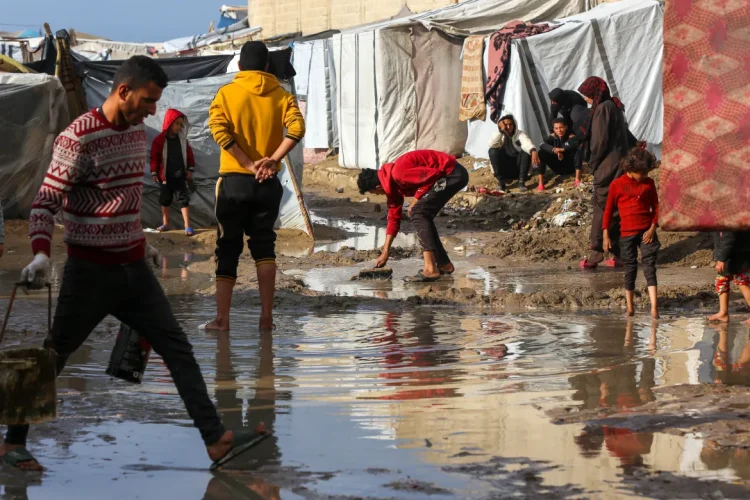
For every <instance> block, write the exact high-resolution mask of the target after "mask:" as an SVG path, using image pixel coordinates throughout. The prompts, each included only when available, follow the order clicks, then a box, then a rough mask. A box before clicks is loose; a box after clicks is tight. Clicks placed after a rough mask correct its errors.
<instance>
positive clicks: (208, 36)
mask: <svg viewBox="0 0 750 500" xmlns="http://www.w3.org/2000/svg"><path fill="white" fill-rule="evenodd" d="M261 30H262V28H261V27H260V26H250V25H249V24H248V18H245V19H242V20H241V21H237V22H235V23H234V24H231V25H229V26H227V27H225V28H221V29H216V30H214V31H212V32H210V33H204V34H202V35H195V36H186V37H182V38H176V39H174V40H169V41H166V42H164V44H163V45H162V49H163V51H164V52H166V53H170V54H171V53H175V52H182V51H185V50H193V49H198V48H200V47H208V46H209V45H213V44H218V43H224V42H230V41H232V40H238V39H243V40H244V39H250V37H252V36H254V35H257V34H259V33H260V32H261Z"/></svg>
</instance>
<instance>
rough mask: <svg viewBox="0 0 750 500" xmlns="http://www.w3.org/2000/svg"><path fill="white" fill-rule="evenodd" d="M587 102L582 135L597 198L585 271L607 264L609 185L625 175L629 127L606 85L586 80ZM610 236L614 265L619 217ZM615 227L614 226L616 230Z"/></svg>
mask: <svg viewBox="0 0 750 500" xmlns="http://www.w3.org/2000/svg"><path fill="white" fill-rule="evenodd" d="M578 92H580V93H581V94H582V95H583V97H584V99H586V102H588V103H589V104H590V105H591V109H590V110H589V116H588V117H587V119H586V121H585V122H584V123H583V125H581V126H580V129H579V131H578V132H579V133H580V135H581V136H582V137H583V138H584V141H585V143H587V144H588V145H589V149H590V152H591V156H590V157H589V169H590V170H591V173H592V174H593V175H594V196H593V199H592V205H593V209H594V220H593V222H592V225H591V253H590V254H589V257H588V258H587V259H585V260H584V261H583V262H581V267H583V268H594V267H596V266H597V265H598V264H600V263H601V262H602V261H604V248H603V235H602V220H603V218H604V209H605V207H606V205H607V195H608V194H609V185H610V184H611V183H612V181H613V180H615V179H616V178H617V177H619V176H621V175H622V170H621V169H620V160H621V159H622V157H623V156H624V155H625V153H626V152H627V151H628V124H627V122H626V120H625V114H624V112H623V109H624V106H623V104H622V102H620V100H619V99H618V98H617V97H612V96H611V94H610V92H609V86H608V85H607V82H605V81H604V80H602V79H601V78H599V77H596V76H592V77H589V78H587V79H586V81H584V82H583V84H581V86H580V87H579V88H578ZM612 224H613V225H611V226H610V230H609V234H610V238H612V236H611V235H612V230H613V229H614V233H615V234H616V238H615V239H613V240H612V249H611V250H610V251H611V252H612V255H613V256H614V259H612V260H611V261H608V262H607V263H608V264H610V265H615V264H616V263H617V259H618V258H619V256H620V248H619V244H618V243H619V241H618V240H619V234H620V231H619V229H620V228H619V217H615V218H613V221H612ZM613 226H614V227H613Z"/></svg>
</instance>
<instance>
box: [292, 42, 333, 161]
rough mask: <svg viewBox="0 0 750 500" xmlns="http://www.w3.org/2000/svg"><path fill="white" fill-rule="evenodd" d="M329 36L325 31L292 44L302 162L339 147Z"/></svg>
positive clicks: (331, 44) (331, 45) (331, 46)
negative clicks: (302, 123) (300, 115)
mask: <svg viewBox="0 0 750 500" xmlns="http://www.w3.org/2000/svg"><path fill="white" fill-rule="evenodd" d="M332 37H333V32H326V33H322V34H320V35H319V37H307V38H304V39H301V40H298V41H294V42H293V43H292V49H293V58H292V63H293V64H294V70H295V72H296V73H297V74H296V75H295V77H294V87H295V91H296V94H297V100H298V102H299V105H300V108H301V109H302V113H303V114H304V116H305V122H306V124H307V135H306V136H305V139H304V148H305V156H306V161H307V158H308V157H309V158H311V157H312V155H314V153H315V151H316V150H320V151H323V152H324V153H325V152H327V151H329V150H331V149H335V148H337V147H338V145H339V133H338V119H337V116H336V115H337V113H336V111H337V110H336V94H337V92H336V83H337V82H336V68H335V66H334V62H333V40H332Z"/></svg>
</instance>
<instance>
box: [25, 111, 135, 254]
mask: <svg viewBox="0 0 750 500" xmlns="http://www.w3.org/2000/svg"><path fill="white" fill-rule="evenodd" d="M147 158H148V156H147V153H146V131H145V128H144V126H143V125H139V126H136V127H129V128H127V129H125V130H122V129H119V130H116V129H115V128H113V127H112V125H111V124H109V122H107V121H106V119H105V118H104V117H103V116H101V115H100V114H99V113H98V112H97V111H89V112H88V113H85V114H83V115H81V116H80V117H79V118H78V119H77V120H75V121H74V122H73V123H71V124H70V126H68V128H66V129H65V130H64V131H63V132H62V133H61V134H60V135H59V136H58V138H57V140H56V141H55V146H54V150H53V153H52V162H51V163H50V166H49V169H48V171H47V175H46V177H45V179H44V182H43V183H42V187H41V188H40V189H39V193H38V194H37V196H36V199H35V200H34V204H33V205H32V209H31V216H30V217H29V237H30V238H31V247H32V250H33V252H34V253H35V254H36V253H38V252H44V253H46V254H47V255H49V254H50V252H51V240H52V231H53V229H54V224H55V223H54V217H55V214H56V213H57V212H59V211H60V209H62V212H63V214H62V215H63V224H64V226H65V235H64V241H65V243H67V244H68V247H69V251H68V253H69V255H79V256H81V257H82V258H85V259H87V260H93V261H96V262H98V263H104V264H108V263H112V264H122V263H127V262H132V261H134V260H137V259H138V258H142V257H143V254H144V242H145V238H144V235H143V229H142V227H141V215H140V212H141V192H142V189H143V173H144V169H145V167H146V162H147Z"/></svg>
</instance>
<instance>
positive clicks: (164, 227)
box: [156, 224, 169, 233]
mask: <svg viewBox="0 0 750 500" xmlns="http://www.w3.org/2000/svg"><path fill="white" fill-rule="evenodd" d="M156 230H157V231H159V232H160V233H164V232H167V231H169V226H167V225H166V224H162V225H161V226H159V227H157V228H156Z"/></svg>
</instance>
